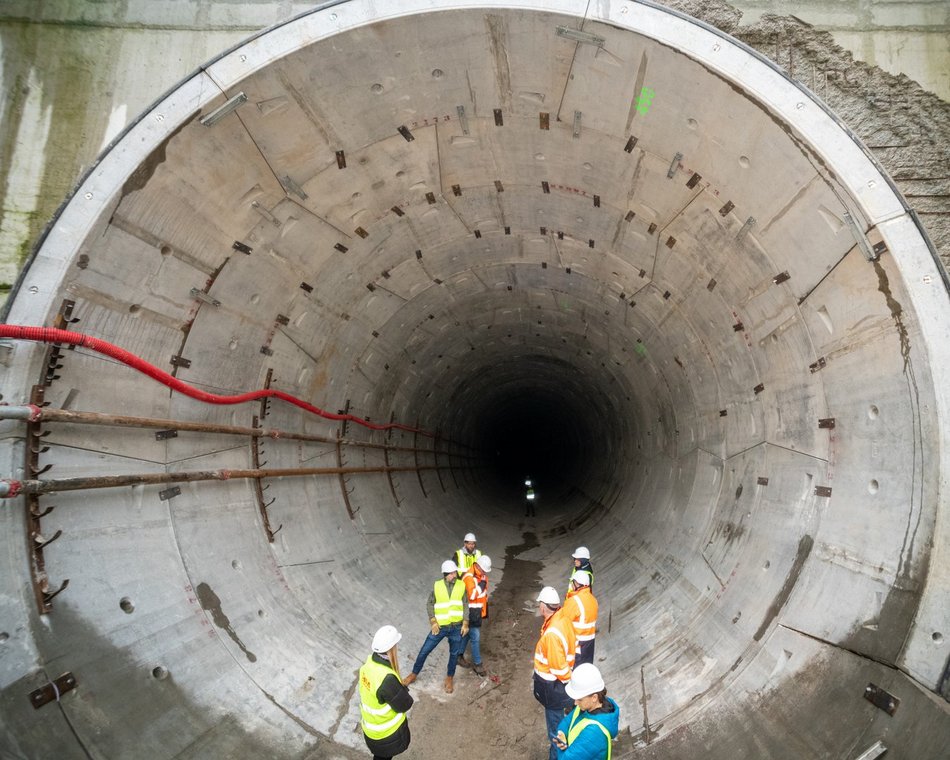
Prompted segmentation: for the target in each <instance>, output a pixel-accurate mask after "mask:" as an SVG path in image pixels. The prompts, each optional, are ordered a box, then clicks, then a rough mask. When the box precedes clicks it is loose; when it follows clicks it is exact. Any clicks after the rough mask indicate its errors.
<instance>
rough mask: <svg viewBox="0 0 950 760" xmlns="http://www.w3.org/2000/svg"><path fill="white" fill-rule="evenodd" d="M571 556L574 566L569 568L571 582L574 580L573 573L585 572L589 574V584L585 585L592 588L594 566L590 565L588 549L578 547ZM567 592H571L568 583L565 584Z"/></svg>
mask: <svg viewBox="0 0 950 760" xmlns="http://www.w3.org/2000/svg"><path fill="white" fill-rule="evenodd" d="M571 556H572V557H573V558H574V566H573V567H571V580H574V573H576V572H577V571H578V570H585V571H587V573H589V574H590V583H589V584H587V585H589V586H590V587H591V588H593V587H594V566H593V565H591V563H590V549H588V548H587V547H586V546H578V547H577V548H576V549H575V550H574V553H573V554H572V555H571ZM567 590H568V591H570V590H571V583H570V581H568V583H567Z"/></svg>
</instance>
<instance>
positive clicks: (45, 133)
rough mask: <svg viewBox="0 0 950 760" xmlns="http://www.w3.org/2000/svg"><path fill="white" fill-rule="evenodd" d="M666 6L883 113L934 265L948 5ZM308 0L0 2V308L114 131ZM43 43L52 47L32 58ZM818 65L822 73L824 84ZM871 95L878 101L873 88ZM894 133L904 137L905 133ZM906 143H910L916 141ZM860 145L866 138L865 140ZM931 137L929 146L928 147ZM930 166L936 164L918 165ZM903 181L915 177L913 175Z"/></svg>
mask: <svg viewBox="0 0 950 760" xmlns="http://www.w3.org/2000/svg"><path fill="white" fill-rule="evenodd" d="M667 4H668V5H670V6H671V7H674V8H679V9H682V10H684V12H686V13H692V14H694V15H695V16H696V17H698V18H703V19H704V20H706V21H708V22H709V23H712V24H714V25H716V26H718V27H719V28H720V29H723V30H724V31H727V32H729V33H730V34H736V33H737V29H738V28H739V20H740V17H743V16H744V21H743V25H744V26H746V27H748V26H750V25H753V24H754V26H755V31H751V32H749V33H748V34H745V33H743V34H740V36H741V37H742V39H743V40H744V41H746V42H748V43H749V44H751V45H753V47H756V48H757V49H758V50H759V51H760V52H762V53H763V54H764V55H767V56H769V57H772V58H773V60H775V61H777V62H778V63H779V65H782V66H787V62H788V56H789V55H791V56H793V57H794V56H795V55H798V56H801V57H804V58H806V59H807V61H806V63H805V66H806V69H808V68H809V65H810V67H811V68H813V69H814V75H812V74H811V73H810V72H809V71H805V73H804V74H803V73H802V70H801V65H799V71H798V72H792V75H793V76H797V77H798V78H799V79H800V81H802V82H804V83H805V84H806V85H808V86H810V87H812V88H813V89H815V90H816V91H817V92H819V94H821V96H822V97H823V98H824V99H826V100H827V101H828V102H829V103H832V102H833V101H834V103H833V107H835V108H837V107H838V105H839V103H838V101H839V100H840V99H841V98H840V97H839V96H842V95H844V96H845V99H847V100H849V101H852V107H851V108H849V109H848V113H847V116H846V119H845V120H846V121H847V122H848V123H849V124H851V116H852V113H851V112H852V111H858V112H860V115H861V119H859V121H863V120H865V118H866V117H867V115H868V114H869V113H871V112H874V111H879V110H880V109H881V108H884V109H886V110H887V112H888V115H889V116H895V117H896V118H895V119H894V125H893V126H891V128H892V129H894V128H896V129H897V130H898V132H899V133H900V134H903V135H904V137H902V138H901V139H900V144H901V146H903V147H906V148H907V150H906V151H903V155H901V156H891V155H879V158H880V160H882V161H883V162H884V164H885V166H886V167H887V168H888V170H889V171H890V172H891V174H892V175H894V176H895V178H896V179H898V180H899V181H900V180H904V179H906V183H905V184H902V186H901V187H902V190H903V191H904V192H905V194H906V195H908V197H909V198H911V202H912V205H914V206H915V207H919V208H920V210H921V214H922V217H923V221H924V223H925V225H926V226H927V228H928V230H929V231H930V232H931V236H932V237H934V238H935V239H936V241H937V243H938V248H939V249H940V250H941V251H942V255H943V257H944V261H945V262H946V261H947V257H948V254H947V250H948V249H947V243H946V237H947V235H948V232H947V228H948V222H947V220H946V208H945V203H946V202H945V195H946V181H947V180H946V171H945V166H946V161H945V158H946V156H945V153H944V151H945V150H946V147H945V146H946V144H947V140H946V139H945V133H946V130H947V126H946V123H947V117H946V113H945V110H944V112H943V113H942V114H941V112H940V110H941V108H944V109H945V103H946V102H947V101H948V100H950V34H948V30H950V20H948V18H947V13H948V12H950V11H947V6H946V3H943V2H940V0H936V2H930V3H927V2H906V3H893V2H879V1H878V0H871V2H864V1H863V0H854V1H853V2H851V3H841V2H836V3H834V4H833V6H832V5H829V4H827V3H823V2H814V3H785V2H782V3H776V2H774V1H773V0H758V1H755V0H750V1H749V2H745V3H740V4H737V6H736V8H733V7H732V6H728V5H725V4H724V3H721V2H713V3H696V2H692V0H687V1H684V2H670V3H667ZM312 5H313V4H312V3H303V2H291V0H285V1H283V2H274V1H271V0H243V1H242V2H238V3H236V2H227V1H224V0H205V1H204V2H200V3H170V4H169V3H154V2H129V3H122V4H116V3H111V2H110V3H93V2H86V1H85V0H76V1H75V2H70V3H64V2H60V3H40V4H38V3H36V2H34V0H8V2H5V3H3V4H2V6H0V51H2V61H3V68H2V76H0V82H2V83H3V86H2V87H0V124H2V125H3V126H2V129H0V140H2V141H0V209H2V210H0V303H2V301H3V300H5V299H6V297H7V293H8V292H9V290H10V287H11V286H12V284H13V282H14V280H15V278H16V275H17V272H18V271H19V269H20V267H21V266H22V263H23V261H24V260H25V258H26V256H27V255H28V254H29V251H30V250H31V248H32V247H33V245H34V243H35V241H36V238H37V236H38V235H39V233H40V231H41V230H42V229H43V226H44V225H45V224H46V222H47V220H48V219H49V218H50V217H51V216H52V214H53V212H54V211H55V210H56V208H57V207H58V205H59V204H60V202H61V200H62V198H63V197H64V196H65V195H66V193H67V192H68V191H69V190H70V189H71V188H72V186H73V185H74V183H75V180H76V178H77V177H78V176H79V175H80V174H81V173H82V172H83V170H84V169H85V168H86V167H88V166H89V165H90V164H91V163H92V162H93V161H94V160H95V158H96V156H97V155H98V154H99V152H100V150H101V149H102V148H103V147H104V146H105V145H106V144H108V142H109V141H110V140H111V139H112V138H113V137H115V135H116V134H118V132H119V131H120V130H121V129H123V128H124V127H125V126H126V125H127V124H128V123H129V122H130V121H131V120H132V119H134V118H135V116H136V115H137V114H138V113H139V112H140V111H141V110H142V109H143V108H145V107H146V106H147V105H148V104H149V103H151V102H152V101H153V100H154V99H155V98H156V97H157V96H158V95H159V94H160V93H162V92H164V91H165V90H166V89H168V88H169V87H171V86H172V85H174V84H175V83H176V82H178V81H180V80H181V79H182V78H184V77H185V76H186V75H188V74H189V73H190V72H192V71H194V70H195V69H196V68H197V67H198V66H199V65H201V64H202V63H204V62H205V61H207V60H209V59H210V58H212V57H213V56H214V55H215V54H217V53H218V52H220V51H221V50H224V49H226V48H228V47H230V46H231V45H234V44H236V43H238V42H239V41H240V40H242V39H243V38H245V37H246V36H248V35H250V34H252V33H254V32H256V31H257V30H259V29H261V28H263V27H266V26H270V25H273V24H276V23H279V22H281V21H284V20H286V19H288V18H291V17H292V16H293V15H295V14H298V13H301V12H303V11H306V10H308V9H309V8H310V7H312ZM770 13H773V14H779V15H789V16H794V17H796V18H798V19H802V20H803V21H804V22H807V23H809V24H811V25H813V26H814V27H815V30H823V31H829V32H831V35H832V36H833V39H834V42H832V39H831V37H830V36H829V35H821V34H818V33H817V31H815V30H813V31H812V33H811V34H808V33H805V32H804V31H803V30H802V29H801V28H800V27H801V26H802V24H801V23H799V22H792V21H789V20H786V21H776V20H772V21H769V22H768V23H767V24H766V25H765V26H761V25H759V24H758V23H757V22H758V21H759V18H760V16H762V15H763V14H770ZM779 40H781V43H779V42H778V41H779ZM834 43H837V44H838V45H843V46H844V48H845V49H846V50H850V51H852V54H853V55H854V56H855V57H856V58H857V59H858V60H859V61H865V62H867V63H869V64H871V65H875V64H876V65H880V66H881V67H882V68H883V69H884V71H888V72H890V73H892V74H894V75H900V74H904V75H906V76H904V77H901V76H896V77H888V78H883V79H880V80H878V76H879V75H880V73H881V72H877V73H876V74H875V73H874V72H872V71H870V70H867V69H864V68H863V67H859V68H857V69H855V70H852V66H851V60H850V57H849V56H848V55H847V54H845V53H844V52H843V51H840V50H838V49H837V46H836V45H835V44H834ZM788 48H794V52H792V51H791V50H789V49H788ZM53 49H55V50H57V51H58V55H56V56H49V55H44V51H47V50H53ZM826 71H830V72H832V73H831V75H830V79H829V77H828V75H826ZM835 72H848V73H847V74H844V73H837V74H836V73H835ZM836 76H837V77H839V80H838V81H835V77H836ZM908 78H909V79H910V80H912V81H908ZM913 82H918V83H921V85H922V86H923V88H924V90H929V91H930V92H931V93H935V94H936V95H938V97H940V98H942V100H943V101H944V104H941V105H938V106H937V107H936V108H935V107H934V106H932V105H930V104H929V98H928V97H927V96H926V93H921V92H920V90H919V89H918V87H917V86H916V85H915V84H913ZM881 91H884V92H886V93H887V97H881V96H880V94H879V92H881ZM835 92H837V95H835V94H834V93H835ZM829 93H831V96H830V97H826V95H829ZM920 111H929V112H930V113H931V115H932V118H925V119H924V121H923V123H920V122H919V120H918V118H917V117H918V115H919V113H920ZM855 123H857V122H855ZM933 127H936V129H933ZM877 132H878V130H871V131H866V132H865V131H861V132H859V135H860V136H861V137H862V138H865V139H866V138H874V137H875V136H879V135H877ZM908 133H910V134H912V135H915V138H914V139H910V140H908V139H907V138H906V135H907V134H908ZM920 138H922V139H923V144H921V143H920V142H918V140H919V139H920ZM866 141H867V139H866ZM869 144H870V145H872V147H876V146H875V143H874V142H873V140H871V141H870V142H869ZM933 146H937V148H938V150H937V151H933V150H932V147H933ZM882 150H883V149H882ZM888 150H890V151H891V152H894V150H895V149H894V148H888ZM941 162H942V163H941ZM931 165H932V166H933V169H935V170H936V171H934V170H932V169H929V168H928V167H929V166H931ZM921 172H922V173H921ZM917 176H919V177H921V178H922V180H917V179H915V177H917ZM921 190H922V191H923V192H921ZM941 194H943V196H944V198H943V200H941ZM918 198H919V200H918Z"/></svg>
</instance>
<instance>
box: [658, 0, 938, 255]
mask: <svg viewBox="0 0 950 760" xmlns="http://www.w3.org/2000/svg"><path fill="white" fill-rule="evenodd" d="M665 5H667V6H668V7H670V8H674V9H676V10H678V11H681V12H682V13H686V14H688V15H690V16H693V17H694V18H697V19H700V20H701V21H705V22H706V23H707V24H710V25H712V26H715V27H716V28H718V29H721V30H722V31H724V32H727V33H729V34H731V35H733V36H734V37H736V38H738V39H740V40H742V42H744V43H746V44H747V45H749V46H750V47H752V48H754V49H755V50H757V51H758V52H760V53H762V54H763V55H764V56H766V57H767V58H769V59H770V60H772V61H774V62H775V63H776V64H778V65H779V66H780V67H781V68H782V69H783V70H784V71H785V72H786V73H787V74H788V75H789V76H790V77H792V78H793V79H795V80H797V81H799V82H801V83H802V84H804V85H805V86H806V87H808V88H809V89H810V90H811V91H812V92H814V93H815V94H816V95H818V97H819V98H821V99H822V100H823V101H824V102H825V103H826V104H827V105H828V107H829V108H830V109H831V110H832V111H834V112H835V113H836V114H837V115H838V117H839V118H840V119H841V121H842V122H843V123H844V124H846V125H847V126H848V127H849V128H850V129H851V131H852V132H854V134H855V135H857V136H858V137H859V138H860V139H861V141H862V142H864V144H865V145H866V146H867V147H868V148H869V149H870V152H871V154H872V155H873V156H874V157H875V158H876V159H877V160H878V161H879V162H880V163H881V165H882V166H883V167H884V168H885V169H886V170H887V172H888V174H890V175H891V177H892V178H893V179H894V182H895V183H896V184H897V187H898V189H899V190H900V191H901V193H903V195H904V197H905V198H906V199H907V203H908V204H909V205H910V207H911V208H913V209H914V211H916V212H917V215H918V217H919V219H920V221H921V223H922V224H923V226H924V228H925V229H926V231H927V234H928V235H929V236H930V239H931V240H932V241H933V244H934V246H935V247H936V249H937V252H938V253H939V254H940V258H941V260H942V261H943V263H944V266H945V267H948V268H950V103H947V102H945V101H943V100H941V99H940V98H938V97H937V96H936V95H934V94H933V93H930V92H927V91H926V90H924V89H923V88H922V87H921V86H920V85H919V84H917V83H916V82H914V81H913V80H911V79H909V78H908V77H906V76H904V75H903V74H902V75H900V76H894V75H893V74H889V73H888V72H886V71H883V70H881V69H879V68H877V67H876V66H869V65H868V64H866V63H862V62H861V61H856V60H855V59H854V57H853V56H852V55H851V53H849V52H848V51H847V50H844V49H843V48H841V47H840V46H838V45H837V44H836V43H835V41H834V39H833V38H832V36H831V34H830V33H828V32H822V31H818V30H817V29H814V28H813V27H811V26H810V25H808V24H806V23H805V22H803V21H801V20H799V19H797V18H795V17H794V16H774V15H765V16H763V17H762V18H761V19H760V20H759V21H758V22H757V23H755V24H752V25H750V26H740V18H741V15H742V14H741V12H740V11H738V10H737V9H735V8H733V7H732V6H731V5H729V4H727V3H725V2H721V1H720V0H712V1H711V2H700V1H699V0H673V1H672V2H667V3H665Z"/></svg>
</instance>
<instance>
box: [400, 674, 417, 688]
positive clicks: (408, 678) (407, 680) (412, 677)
mask: <svg viewBox="0 0 950 760" xmlns="http://www.w3.org/2000/svg"><path fill="white" fill-rule="evenodd" d="M415 682H416V674H415V673H410V674H409V675H408V676H406V677H405V678H403V679H402V685H403V686H408V685H409V684H411V683H415Z"/></svg>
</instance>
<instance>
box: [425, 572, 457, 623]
mask: <svg viewBox="0 0 950 760" xmlns="http://www.w3.org/2000/svg"><path fill="white" fill-rule="evenodd" d="M432 590H433V591H434V592H435V607H434V612H435V619H436V621H437V622H438V623H439V626H443V625H451V624H452V623H461V622H462V618H463V617H464V606H465V604H464V603H465V584H464V583H462V581H460V580H457V581H455V585H454V586H453V587H452V596H451V597H450V596H449V588H448V586H447V585H446V583H445V581H444V580H441V581H436V582H435V584H434V585H433V586H432Z"/></svg>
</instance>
